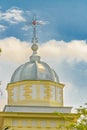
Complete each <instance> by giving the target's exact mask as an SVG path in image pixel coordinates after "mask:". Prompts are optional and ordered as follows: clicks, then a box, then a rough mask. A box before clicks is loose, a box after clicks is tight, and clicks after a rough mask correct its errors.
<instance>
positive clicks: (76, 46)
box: [0, 37, 87, 63]
mask: <svg viewBox="0 0 87 130" xmlns="http://www.w3.org/2000/svg"><path fill="white" fill-rule="evenodd" d="M0 47H1V48H2V56H1V58H3V59H7V60H11V61H15V62H20V63H21V62H23V61H26V59H27V58H28V57H29V55H30V54H31V49H30V44H29V43H27V42H22V41H20V40H19V39H16V38H14V37H9V38H6V39H3V40H0ZM39 51H40V55H41V57H43V58H45V59H52V60H55V61H57V62H58V61H59V62H60V61H63V60H66V61H67V62H69V63H72V62H73V63H78V62H80V61H84V62H87V44H86V41H71V42H68V43H66V42H64V41H55V40H51V41H48V42H47V43H44V44H42V45H40V47H39Z"/></svg>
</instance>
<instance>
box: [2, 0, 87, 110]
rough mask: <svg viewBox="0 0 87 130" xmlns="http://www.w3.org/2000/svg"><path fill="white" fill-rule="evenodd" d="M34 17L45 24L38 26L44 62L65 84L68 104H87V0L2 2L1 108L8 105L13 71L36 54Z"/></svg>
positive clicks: (41, 54) (65, 100)
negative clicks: (33, 28)
mask: <svg viewBox="0 0 87 130" xmlns="http://www.w3.org/2000/svg"><path fill="white" fill-rule="evenodd" d="M34 15H36V17H37V20H38V21H42V23H43V25H38V27H37V36H38V39H39V54H40V56H41V60H42V61H45V62H47V63H48V64H49V65H50V66H51V67H52V68H54V70H55V71H56V72H57V74H58V76H59V79H60V82H61V83H64V84H65V88H64V105H66V106H73V107H74V108H75V107H79V106H80V105H83V104H84V103H86V102H87V0H26V1H25V0H0V48H2V54H1V56H0V80H1V85H0V109H2V108H3V106H4V104H6V102H7V93H6V90H5V89H6V86H7V83H9V82H10V79H11V76H12V74H13V72H14V71H15V69H16V68H17V67H18V66H19V65H21V64H23V63H25V62H27V61H29V56H30V55H31V54H32V51H31V49H30V46H31V39H32V26H31V21H32V18H33V16H34ZM48 50H49V52H48ZM1 91H2V92H1Z"/></svg>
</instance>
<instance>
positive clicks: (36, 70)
mask: <svg viewBox="0 0 87 130" xmlns="http://www.w3.org/2000/svg"><path fill="white" fill-rule="evenodd" d="M31 49H32V50H33V54H32V56H30V62H27V63H25V64H23V65H21V66H19V67H18V68H17V69H16V70H15V72H14V73H13V75H12V78H11V83H12V82H19V81H23V80H49V81H53V82H59V78H58V76H57V74H56V72H55V71H54V70H53V69H52V68H51V67H50V66H49V65H48V64H47V63H45V62H42V61H40V56H38V54H37V50H38V45H37V44H33V45H32V47H31Z"/></svg>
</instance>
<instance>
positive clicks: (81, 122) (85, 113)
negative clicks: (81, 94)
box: [70, 103, 87, 130]
mask: <svg viewBox="0 0 87 130" xmlns="http://www.w3.org/2000/svg"><path fill="white" fill-rule="evenodd" d="M77 114H79V119H78V120H77V122H76V123H74V124H71V126H70V127H71V128H72V129H73V130H87V103H85V106H84V107H82V106H80V108H78V109H77Z"/></svg>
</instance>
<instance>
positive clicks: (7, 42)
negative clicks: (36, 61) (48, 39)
mask: <svg viewBox="0 0 87 130" xmlns="http://www.w3.org/2000/svg"><path fill="white" fill-rule="evenodd" d="M0 48H1V49H2V53H1V57H0V58H1V59H3V60H8V61H11V62H16V63H22V62H24V61H26V60H27V59H28V57H29V52H30V51H31V50H30V47H29V44H28V43H26V42H22V41H20V40H19V39H16V38H14V37H10V38H5V39H3V40H0Z"/></svg>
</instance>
